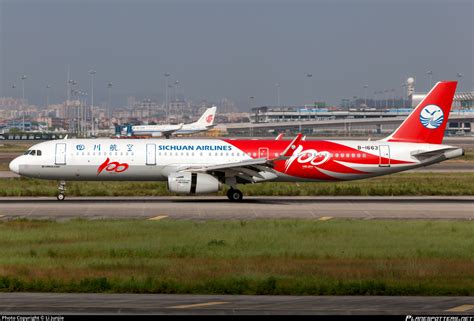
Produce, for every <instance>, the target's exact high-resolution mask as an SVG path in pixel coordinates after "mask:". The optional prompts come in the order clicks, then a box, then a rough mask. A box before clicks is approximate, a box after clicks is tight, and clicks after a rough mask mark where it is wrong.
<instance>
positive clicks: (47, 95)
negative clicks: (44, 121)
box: [46, 85, 51, 108]
mask: <svg viewBox="0 0 474 321" xmlns="http://www.w3.org/2000/svg"><path fill="white" fill-rule="evenodd" d="M50 90H51V86H50V85H46V108H48V106H49V93H50Z"/></svg>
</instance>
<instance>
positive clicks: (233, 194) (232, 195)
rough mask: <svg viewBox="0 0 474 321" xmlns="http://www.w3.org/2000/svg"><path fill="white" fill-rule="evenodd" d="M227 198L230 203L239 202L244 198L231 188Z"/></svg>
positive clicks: (239, 192)
mask: <svg viewBox="0 0 474 321" xmlns="http://www.w3.org/2000/svg"><path fill="white" fill-rule="evenodd" d="M227 197H228V198H229V200H230V201H231V202H241V201H242V199H243V198H244V195H243V194H242V192H241V191H240V190H238V189H235V188H232V187H231V188H230V189H229V190H228V191H227Z"/></svg>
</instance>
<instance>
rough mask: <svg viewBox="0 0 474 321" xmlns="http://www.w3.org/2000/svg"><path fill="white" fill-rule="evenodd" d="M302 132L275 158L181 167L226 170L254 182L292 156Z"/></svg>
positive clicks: (200, 170) (225, 171)
mask: <svg viewBox="0 0 474 321" xmlns="http://www.w3.org/2000/svg"><path fill="white" fill-rule="evenodd" d="M301 137H302V135H301V134H298V136H296V138H295V139H294V140H293V141H292V142H291V143H290V144H289V145H288V146H287V147H286V148H285V149H284V150H283V151H282V152H281V153H280V155H279V156H278V157H276V158H273V159H267V158H265V157H263V158H255V159H248V160H244V161H240V162H234V163H223V164H212V165H204V166H190V167H186V168H181V169H180V171H184V172H203V173H210V174H213V172H224V173H225V176H226V177H232V176H234V177H240V178H242V179H244V180H247V181H248V182H249V183H254V182H256V181H257V180H258V179H265V178H266V177H268V175H265V174H266V173H273V167H274V165H275V161H279V160H285V159H288V158H289V157H291V155H292V154H293V150H294V149H295V148H296V146H297V144H298V143H299V142H300V141H301Z"/></svg>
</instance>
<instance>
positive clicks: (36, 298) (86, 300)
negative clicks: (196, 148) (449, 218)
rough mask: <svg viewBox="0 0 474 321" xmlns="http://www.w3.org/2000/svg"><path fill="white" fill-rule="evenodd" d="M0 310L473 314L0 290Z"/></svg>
mask: <svg viewBox="0 0 474 321" xmlns="http://www.w3.org/2000/svg"><path fill="white" fill-rule="evenodd" d="M0 312H1V313H2V314H18V313H24V314H26V313H29V314H38V313H53V314H77V313H86V314H87V313H89V314H101V313H104V314H105V313H106V314H260V315H263V314H291V315H294V314H315V315H316V314H401V315H416V314H423V315H428V314H430V315H439V314H449V315H455V314H463V315H467V314H474V298H472V297H416V296H411V297H390V296H385V297H382V296H263V295H260V296H250V295H249V296H247V295H232V296H231V295H173V294H85V293H83V294H65V293H58V294H53V293H0Z"/></svg>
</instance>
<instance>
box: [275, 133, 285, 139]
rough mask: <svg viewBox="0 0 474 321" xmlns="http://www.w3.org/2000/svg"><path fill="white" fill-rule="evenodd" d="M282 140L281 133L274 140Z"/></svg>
mask: <svg viewBox="0 0 474 321" xmlns="http://www.w3.org/2000/svg"><path fill="white" fill-rule="evenodd" d="M282 138H283V133H279V134H278V136H277V137H276V138H275V140H281V139H282Z"/></svg>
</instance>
